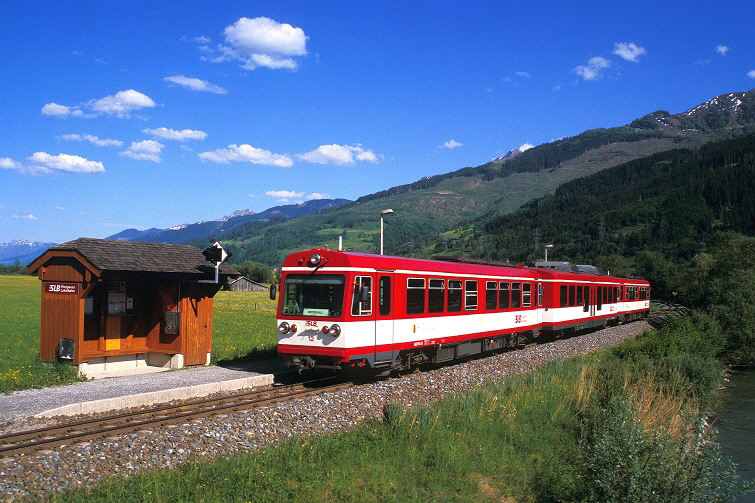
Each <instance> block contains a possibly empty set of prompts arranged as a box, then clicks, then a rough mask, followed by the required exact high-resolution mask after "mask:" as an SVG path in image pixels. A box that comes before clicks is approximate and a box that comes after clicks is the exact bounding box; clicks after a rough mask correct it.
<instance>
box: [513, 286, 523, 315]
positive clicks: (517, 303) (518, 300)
mask: <svg viewBox="0 0 755 503" xmlns="http://www.w3.org/2000/svg"><path fill="white" fill-rule="evenodd" d="M521 305H522V284H521V283H511V307H513V308H514V309H516V308H518V307H521Z"/></svg>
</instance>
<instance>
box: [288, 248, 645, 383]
mask: <svg viewBox="0 0 755 503" xmlns="http://www.w3.org/2000/svg"><path fill="white" fill-rule="evenodd" d="M545 265H546V267H524V266H521V265H519V266H512V265H508V264H507V265H498V264H496V265H492V264H488V263H482V262H481V261H474V260H467V261H438V260H422V259H413V258H402V257H390V256H383V255H369V254H362V253H351V252H344V251H336V250H328V249H313V250H309V251H303V252H298V253H293V254H291V255H289V256H288V257H287V258H286V260H285V262H284V263H283V267H282V270H281V280H280V287H281V292H280V299H279V302H278V315H277V317H278V355H279V356H280V357H281V358H283V359H285V360H287V362H288V363H289V364H291V365H293V366H295V367H298V368H299V369H309V368H329V369H334V370H338V369H344V370H346V369H363V370H367V369H376V370H381V369H382V370H400V369H409V368H411V367H412V366H415V365H418V364H421V363H427V362H444V361H450V360H453V359H455V358H460V357H464V356H468V355H473V354H478V353H483V352H487V351H492V350H495V349H500V348H505V347H513V346H518V345H520V344H522V343H525V342H529V341H532V340H535V339H536V338H537V337H538V336H541V335H546V336H547V335H548V334H550V335H553V336H556V335H561V334H564V333H570V332H577V331H579V330H583V329H587V328H591V327H602V326H605V325H607V324H613V323H621V322H626V321H631V320H634V319H637V318H642V317H645V316H646V315H647V314H648V312H649V307H650V300H649V299H650V285H649V283H648V282H647V281H645V280H642V279H636V278H618V277H612V276H606V275H603V274H600V272H599V271H597V270H596V269H595V268H590V267H589V266H588V267H583V266H579V268H580V269H582V270H583V271H585V272H577V271H578V269H577V267H576V266H568V267H563V265H562V268H565V269H567V270H557V269H554V268H548V267H547V266H548V265H550V264H545ZM588 271H591V272H588Z"/></svg>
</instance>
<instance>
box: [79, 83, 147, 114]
mask: <svg viewBox="0 0 755 503" xmlns="http://www.w3.org/2000/svg"><path fill="white" fill-rule="evenodd" d="M89 106H91V107H92V110H94V111H95V112H98V113H104V114H108V115H115V116H116V117H121V118H126V119H127V118H129V117H131V112H133V111H134V110H141V109H142V108H148V107H154V106H155V102H154V101H152V99H151V98H150V97H149V96H147V95H146V94H142V93H140V92H139V91H135V90H133V89H129V90H128V91H120V92H117V93H115V94H114V95H111V96H105V97H104V98H100V99H99V100H94V101H91V102H89Z"/></svg>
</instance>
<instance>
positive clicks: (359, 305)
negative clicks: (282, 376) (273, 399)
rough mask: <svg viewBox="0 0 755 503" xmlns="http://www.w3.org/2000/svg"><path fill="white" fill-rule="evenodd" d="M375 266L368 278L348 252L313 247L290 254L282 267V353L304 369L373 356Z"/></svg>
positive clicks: (280, 306) (279, 354)
mask: <svg viewBox="0 0 755 503" xmlns="http://www.w3.org/2000/svg"><path fill="white" fill-rule="evenodd" d="M372 272H374V270H373V271H370V274H368V275H367V277H368V278H370V280H367V281H366V280H365V279H364V277H363V276H360V275H359V274H357V273H356V271H355V268H354V267H353V266H352V264H351V261H350V260H349V256H348V255H347V254H345V253H343V252H334V251H331V250H326V249H314V250H310V251H306V252H301V253H294V254H291V255H289V256H288V257H287V258H286V260H285V262H284V263H283V267H282V269H281V295H280V299H279V302H278V356H280V357H281V358H283V359H284V360H286V361H287V363H289V364H290V365H293V366H295V367H297V368H299V369H309V368H315V367H318V368H330V369H337V368H339V367H340V366H341V365H342V364H346V363H348V362H350V361H352V360H353V359H356V360H357V361H358V362H359V363H360V364H362V365H364V364H365V363H366V362H367V360H366V358H368V357H369V358H370V359H371V360H374V353H375V350H374V346H375V329H374V320H373V319H372V316H371V315H372V313H371V306H372V295H373V290H372V281H371V278H372ZM357 283H358V284H357ZM347 299H348V300H349V302H348V305H347ZM352 299H353V304H354V305H353V309H351V307H352V306H351V304H352V302H351V301H352ZM368 306H369V307H368ZM360 348H363V351H364V352H365V354H364V355H360V354H359V353H360V351H362V349H360Z"/></svg>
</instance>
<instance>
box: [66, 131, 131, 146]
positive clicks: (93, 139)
mask: <svg viewBox="0 0 755 503" xmlns="http://www.w3.org/2000/svg"><path fill="white" fill-rule="evenodd" d="M58 138H60V139H61V140H67V141H88V142H89V143H91V144H92V145H96V146H98V147H122V146H123V142H122V141H121V140H111V139H109V138H99V137H97V136H93V135H91V134H64V135H61V136H58Z"/></svg>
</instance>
